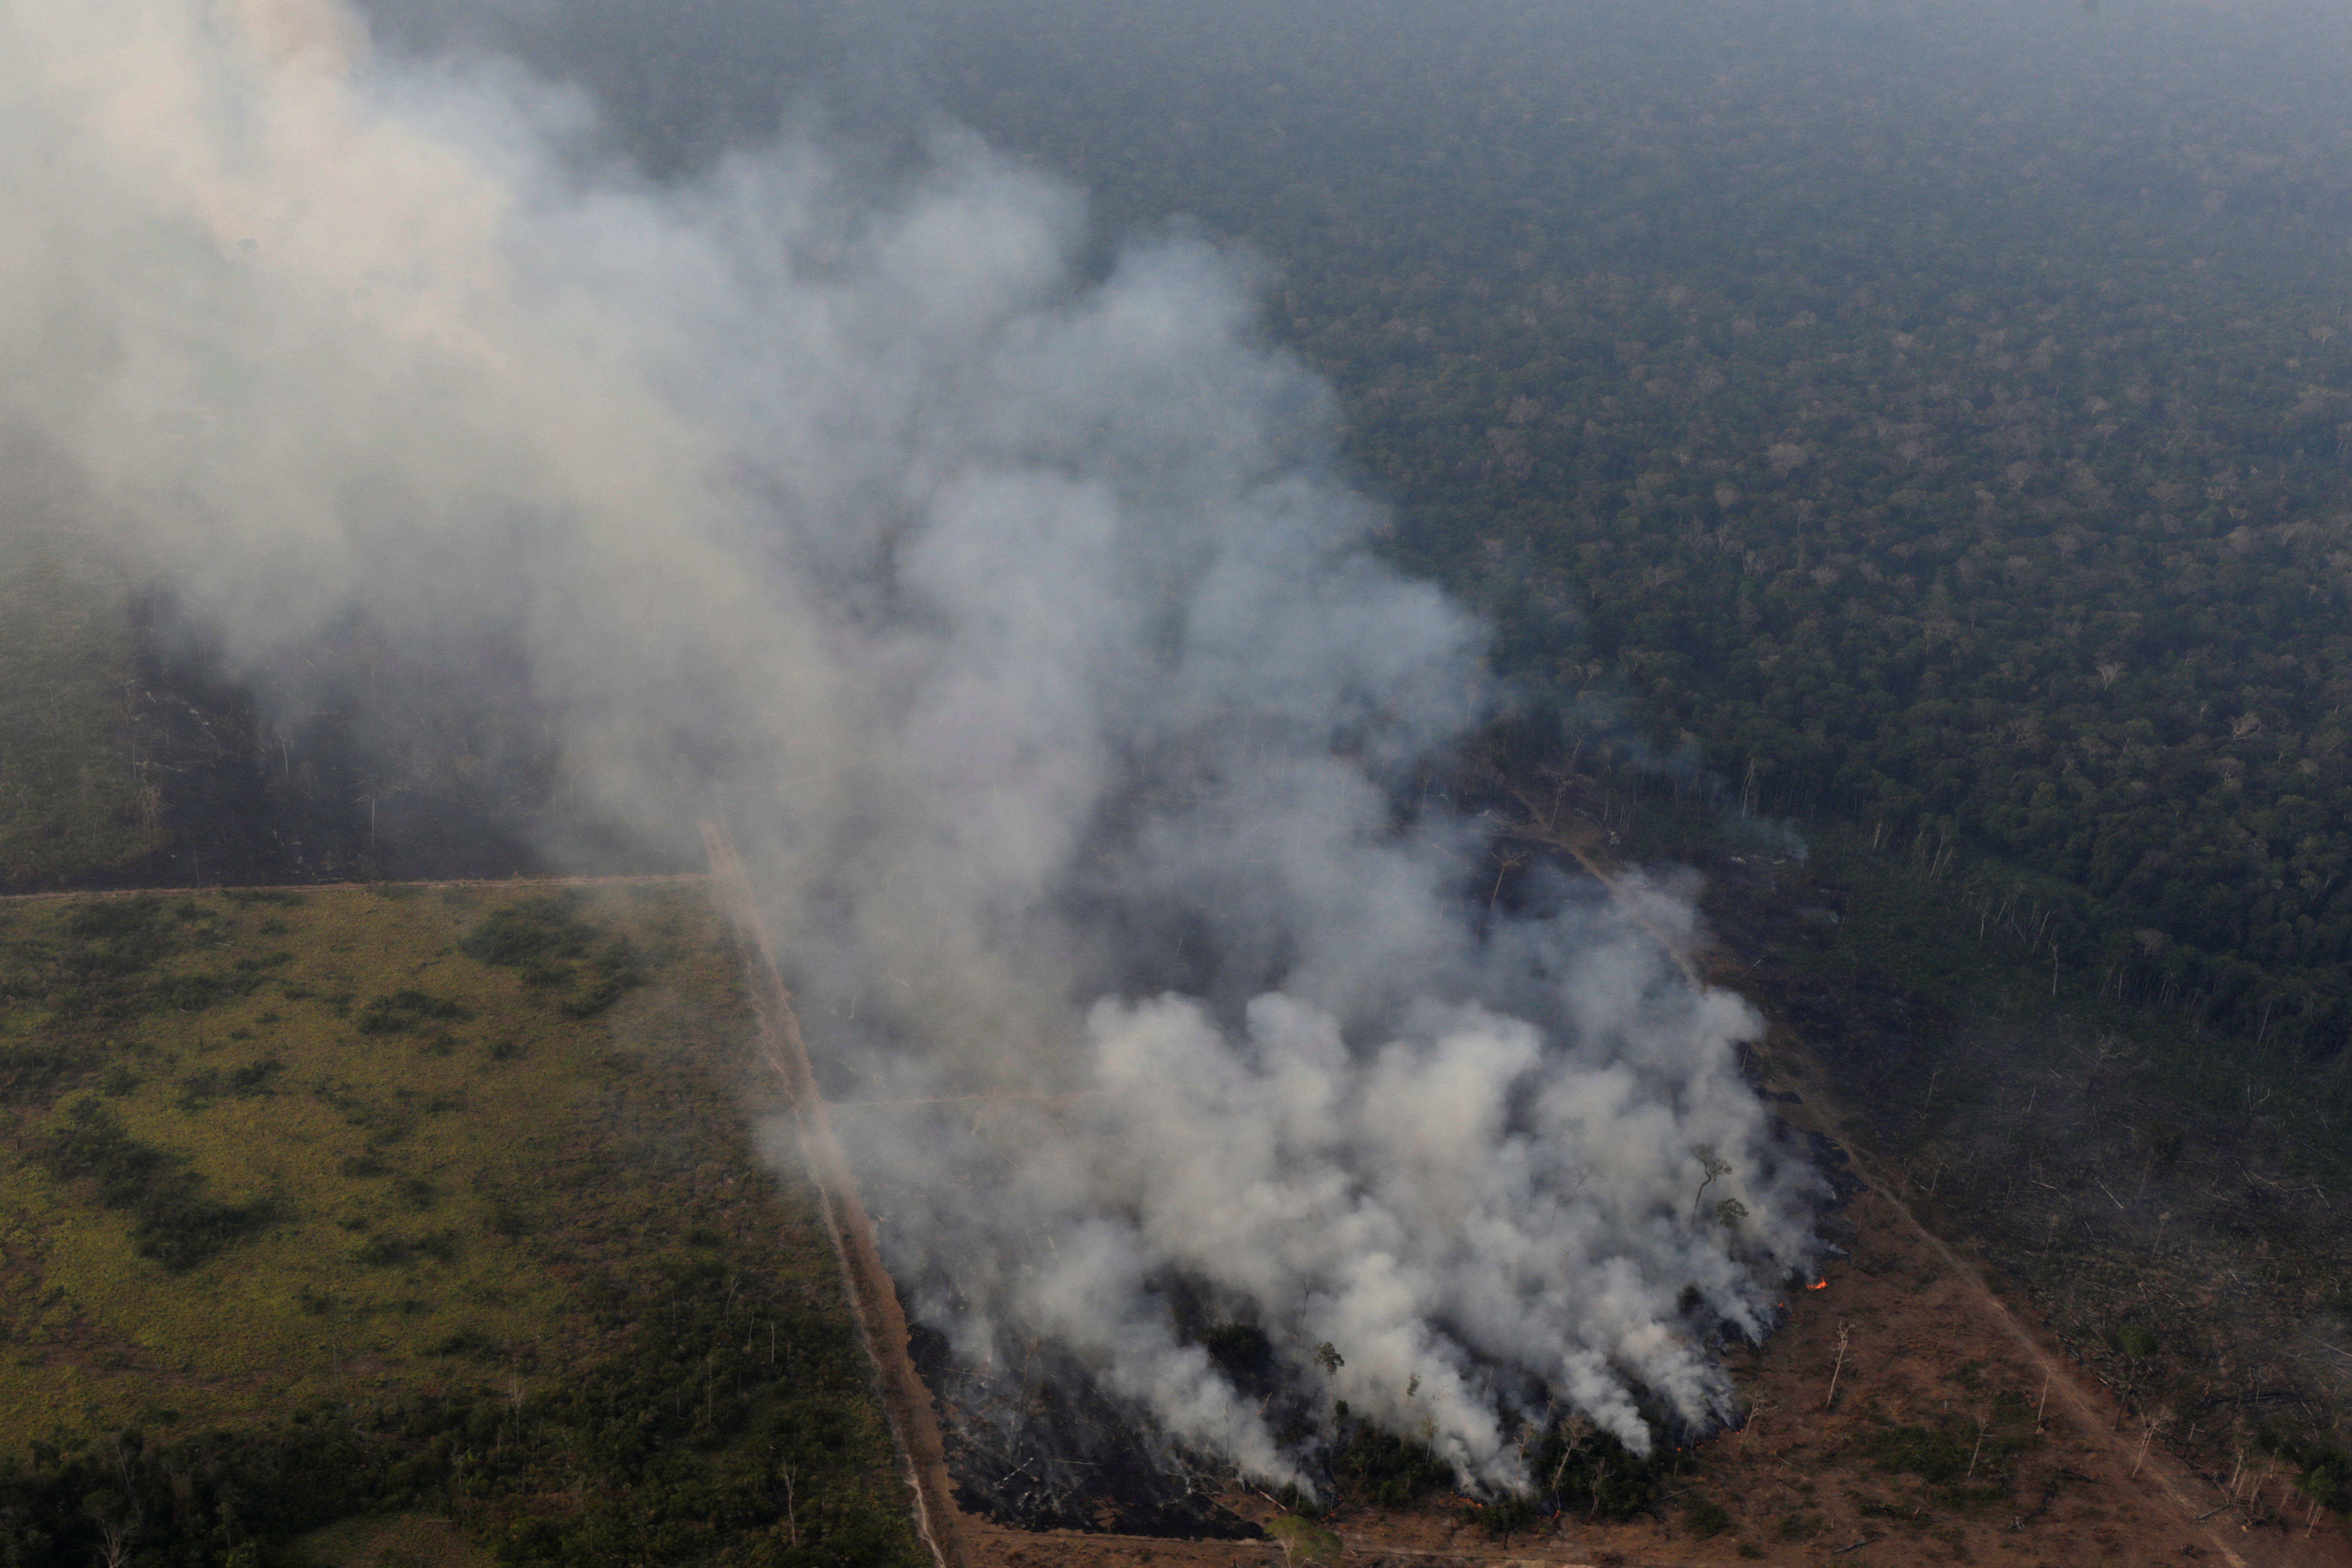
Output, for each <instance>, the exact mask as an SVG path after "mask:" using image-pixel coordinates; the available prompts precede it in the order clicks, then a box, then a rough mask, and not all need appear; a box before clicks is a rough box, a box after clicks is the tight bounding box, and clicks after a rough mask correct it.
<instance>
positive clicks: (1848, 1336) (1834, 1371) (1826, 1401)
mask: <svg viewBox="0 0 2352 1568" xmlns="http://www.w3.org/2000/svg"><path fill="white" fill-rule="evenodd" d="M1852 1340H1853V1325H1852V1324H1850V1323H1840V1324H1839V1325H1838V1338H1837V1364H1836V1365H1834V1366H1832V1367H1831V1368H1830V1391H1829V1393H1828V1394H1824V1395H1822V1409H1823V1410H1827V1409H1829V1408H1830V1406H1832V1405H1835V1404H1836V1403H1837V1385H1838V1379H1839V1378H1841V1377H1843V1376H1844V1375H1845V1351H1846V1346H1847V1344H1848V1343H1849V1342H1852Z"/></svg>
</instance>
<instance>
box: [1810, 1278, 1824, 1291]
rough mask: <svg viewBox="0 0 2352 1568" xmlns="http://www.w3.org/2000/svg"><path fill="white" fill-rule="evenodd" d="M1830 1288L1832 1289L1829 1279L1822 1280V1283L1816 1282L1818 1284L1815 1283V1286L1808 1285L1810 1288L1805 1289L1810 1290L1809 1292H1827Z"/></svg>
mask: <svg viewBox="0 0 2352 1568" xmlns="http://www.w3.org/2000/svg"><path fill="white" fill-rule="evenodd" d="M1829 1288H1830V1282H1829V1281H1828V1280H1827V1279H1822V1280H1820V1281H1818V1282H1816V1283H1814V1284H1811V1285H1808V1286H1806V1287H1805V1289H1808V1290H1826V1289H1829Z"/></svg>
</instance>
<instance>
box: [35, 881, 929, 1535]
mask: <svg viewBox="0 0 2352 1568" xmlns="http://www.w3.org/2000/svg"><path fill="white" fill-rule="evenodd" d="M265 925H270V926H274V927H275V928H277V929H274V930H271V931H268V932H267V933H265V932H264V931H263V930H262V928H263V927H264V926H265ZM485 933H487V934H485ZM516 933H521V935H520V936H518V935H517V934H516ZM548 933H552V934H548ZM0 942H5V951H6V952H7V953H8V954H9V956H10V959H11V961H12V962H11V967H10V973H18V974H28V975H34V976H42V977H46V978H44V979H39V980H37V981H36V982H35V983H34V984H31V985H28V986H25V987H21V988H18V989H15V990H11V991H10V992H8V993H7V994H5V996H0V1064H5V1067H6V1068H7V1076H6V1078H5V1097H6V1103H5V1116H6V1125H7V1127H8V1128H9V1129H10V1141H9V1142H8V1143H7V1144H6V1145H5V1147H0V1200H5V1210H6V1213H7V1214H8V1215H9V1216H10V1219H9V1221H8V1225H7V1228H6V1230H5V1234H0V1248H5V1252H4V1253H0V1257H5V1262H0V1339H5V1342H6V1344H7V1346H8V1352H9V1353H8V1355H7V1357H6V1359H5V1361H0V1433H5V1434H6V1435H7V1441H5V1442H0V1541H5V1543H6V1544H5V1547H0V1561H5V1562H9V1563H40V1564H47V1563H58V1564H64V1563H72V1564H76V1565H77V1568H78V1565H79V1564H82V1563H89V1562H90V1561H92V1560H93V1559H94V1558H102V1557H104V1556H105V1554H106V1553H108V1552H120V1553H121V1560H124V1561H130V1560H133V1559H134V1558H135V1559H136V1560H139V1561H147V1562H155V1563H171V1564H182V1563H186V1564H198V1563H206V1564H210V1563H247V1562H259V1561H262V1560H263V1558H262V1557H260V1556H257V1555H255V1553H257V1552H279V1551H280V1548H281V1547H282V1545H283V1543H284V1542H287V1541H288V1540H289V1539H290V1538H291V1537H292V1536H294V1535H296V1534H298V1533H299V1532H301V1531H309V1530H311V1529H313V1528H314V1527H319V1526H322V1525H325V1524H328V1523H330V1522H331V1521H334V1520H337V1519H339V1518H341V1517H343V1516H345V1515H350V1514H354V1513H367V1512H375V1511H378V1510H390V1511H394V1512H397V1511H399V1510H421V1511H424V1512H429V1513H432V1514H435V1515H440V1516H446V1517H449V1518H451V1519H454V1520H455V1521H457V1529H458V1530H459V1531H460V1532H461V1533H462V1534H465V1535H467V1536H469V1537H471V1538H473V1539H475V1540H477V1541H478V1542H480V1543H481V1546H482V1549H483V1550H484V1551H485V1552H489V1553H492V1554H493V1555H494V1556H495V1557H496V1559H497V1560H498V1561H500V1562H508V1563H550V1564H553V1563H575V1562H581V1561H586V1560H591V1559H593V1557H595V1556H596V1555H598V1554H600V1553H604V1554H614V1555H618V1556H622V1557H625V1558H626V1560H629V1561H635V1562H642V1563H688V1562H692V1563H703V1562H713V1561H726V1562H732V1563H777V1564H809V1565H812V1568H814V1564H817V1563H859V1564H862V1563H874V1564H883V1563H908V1562H911V1561H914V1560H915V1559H916V1557H917V1555H918V1553H917V1552H916V1549H915V1547H914V1544H913V1542H912V1537H911V1532H910V1531H909V1529H908V1525H907V1523H906V1521H905V1519H904V1518H903V1500H902V1498H901V1496H900V1493H899V1488H898V1479H897V1477H896V1474H895V1472H894V1470H893V1469H892V1468H891V1465H890V1462H889V1450H888V1438H887V1432H886V1431H885V1429H884V1427H883V1426H882V1422H881V1417H880V1415H879V1412H878V1410H877V1406H876V1405H875V1403H874V1401H873V1399H872V1397H871V1394H870V1391H869V1388H868V1384H867V1380H868V1375H869V1374H868V1372H867V1369H866V1363H865V1360H864V1357H863V1354H862V1352H861V1351H860V1348H859V1346H858V1344H857V1342H856V1332H855V1329H854V1326H853V1324H852V1322H851V1321H850V1319H849V1317H848V1315H847V1313H846V1311H845V1308H844V1305H843V1303H842V1301H841V1299H840V1295H839V1283H838V1273H837V1269H836V1267H835V1263H834V1260H833V1258H832V1255H831V1251H830V1247H829V1246H828V1244H827V1242H826V1241H825V1238H824V1233H823V1230H822V1228H821V1226H819V1225H818V1224H817V1222H816V1220H815V1216H814V1211H813V1207H812V1198H811V1195H810V1194H808V1193H807V1192H806V1191H805V1190H804V1189H803V1188H801V1187H799V1186H797V1185H793V1184H785V1185H782V1186H781V1187H780V1186H779V1185H778V1184H776V1183H775V1181H774V1180H773V1179H772V1177H771V1176H769V1175H768V1174H767V1173H764V1172H762V1171H761V1169H760V1168H759V1166H758V1164H757V1163H756V1162H755V1161H754V1160H753V1159H752V1157H751V1153H750V1151H749V1149H748V1148H747V1147H746V1144H745V1142H744V1135H743V1133H742V1132H741V1131H740V1130H741V1127H742V1125H743V1121H742V1109H741V1107H740V1104H739V1103H738V1102H737V1100H735V1098H734V1093H733V1085H734V1082H735V1072H736V1069H737V1068H738V1065H739V1061H738V1058H736V1057H735V1056H734V1055H733V1054H732V1052H733V1048H734V1047H735V1046H736V1045H737V1044H738V1043H739V1042H740V1038H741V1037H742V1031H743V1030H744V1029H745V1027H746V1026H747V1025H746V1021H745V1019H744V1016H743V1015H742V1012H741V1005H740V997H739V996H738V994H737V991H736V987H735V984H734V978H733V973H732V960H731V956H730V951H729V949H728V948H727V947H726V945H725V944H724V943H723V942H720V941H719V938H718V933H717V928H716V927H715V925H714V924H713V922H712V917H711V916H710V915H709V912H708V911H707V910H703V909H702V908H701V907H700V905H699V904H698V902H697V901H696V900H695V899H694V896H693V895H692V894H684V895H667V894H659V895H650V896H639V895H637V894H634V893H614V894H612V895H610V896H608V897H605V898H603V899H601V900H586V899H578V900H543V899H540V900H533V899H530V898H518V897H516V896H515V895H513V894H507V893H501V892H498V891H494V890H493V891H485V892H483V893H480V894H475V893H472V892H468V891H465V890H453V891H452V892H451V893H450V894H449V895H448V896H446V897H441V898H385V897H382V896H380V895H378V894H376V893H373V892H365V891H358V890H335V891H325V890H322V891H320V892H317V893H314V894H310V895H308V896H307V897H304V898H302V899H301V900H299V901H294V900H254V899H230V898H224V897H221V896H217V895H206V896H202V897H195V898H190V899H185V900H153V899H115V900H93V901H88V902H82V901H64V902H57V903H44V904H17V905H13V906H0ZM475 949H480V950H482V951H484V952H487V953H488V955H489V956H490V957H491V958H494V959H499V960H503V961H505V962H501V963H491V962H485V961H483V960H479V959H476V958H473V957H471V956H469V952H471V951H472V950H475ZM615 954H625V963H622V962H619V961H616V960H615V959H614V955H615ZM249 960H250V961H255V963H257V967H255V968H251V969H241V968H240V967H239V966H240V965H242V964H245V963H247V962H248V961H249ZM523 963H533V964H537V965H540V966H541V967H542V968H543V969H544V970H547V971H551V972H553V971H564V972H565V973H562V974H559V975H558V977H557V978H555V979H553V980H550V979H548V978H546V977H545V975H544V974H541V973H532V972H530V971H528V970H525V969H524V968H523V967H522V964H523ZM209 973H227V974H249V975H253V976H255V980H254V984H251V985H249V986H235V987H223V988H217V989H215V990H212V991H208V992H205V993H203V994H194V993H190V992H186V991H184V990H175V989H173V982H174V981H175V980H178V979H181V978H184V976H186V975H189V974H209ZM615 973H626V974H627V976H628V977H629V982H628V984H627V985H625V986H623V987H621V988H618V989H616V990H615V991H614V994H613V995H612V996H611V997H610V998H608V999H606V1000H604V1002H602V1003H601V1004H600V1005H598V1006H596V1007H595V1008H593V1009H591V1010H586V1011H588V1012H593V1016H583V1010H582V1009H578V1008H566V1007H565V1006H564V1005H563V1004H564V1002H566V1001H569V1000H575V999H576V998H577V997H578V996H579V995H580V994H583V993H586V992H590V991H592V990H593V987H594V986H596V985H597V984H603V983H605V982H607V981H609V980H610V979H611V977H612V976H613V975H614V974H615ZM49 985H55V986H57V987H58V989H54V990H51V989H45V988H44V987H45V986H49ZM159 994H170V995H174V996H180V997H183V998H184V999H185V1000H184V1005H174V1006H171V1007H161V1006H157V1005H153V1003H152V998H154V997H156V996H157V995H159ZM362 998H364V1000H362ZM625 999H627V1002H628V1005H623V1003H624V1000H625ZM622 1170H625V1171H626V1172H628V1177H627V1179H626V1180H625V1181H624V1180H620V1179H617V1178H616V1177H615V1175H614V1173H615V1172H617V1171H622ZM9 1553H14V1555H9ZM142 1553H152V1556H142V1555H141V1554H142ZM269 1560H272V1561H276V1560H280V1559H279V1558H278V1557H272V1558H270V1559H269Z"/></svg>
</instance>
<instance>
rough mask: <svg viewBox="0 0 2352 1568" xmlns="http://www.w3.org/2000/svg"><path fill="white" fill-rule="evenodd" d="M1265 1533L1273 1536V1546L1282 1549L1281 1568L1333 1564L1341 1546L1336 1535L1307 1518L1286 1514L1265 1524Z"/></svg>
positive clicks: (1337, 1558)
mask: <svg viewBox="0 0 2352 1568" xmlns="http://www.w3.org/2000/svg"><path fill="white" fill-rule="evenodd" d="M1265 1532H1266V1533H1267V1534H1268V1535H1271V1536H1273V1537H1274V1540H1275V1544H1276V1545H1277V1546H1280V1547H1281V1548H1282V1561H1283V1568H1296V1565H1297V1564H1299V1563H1338V1562H1339V1553H1340V1550H1341V1547H1340V1543H1339V1536H1338V1535H1336V1534H1334V1533H1333V1532H1332V1531H1328V1530H1326V1529H1325V1528H1324V1527H1323V1526H1321V1525H1319V1524H1318V1523H1316V1522H1315V1521H1313V1520H1311V1519H1301V1518H1299V1517H1298V1515H1297V1514H1295V1513H1286V1514H1284V1515H1283V1516H1282V1517H1281V1518H1279V1519H1276V1520H1275V1521H1271V1522H1270V1523H1268V1524H1267V1525H1266V1527H1265Z"/></svg>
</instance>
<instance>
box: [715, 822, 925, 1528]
mask: <svg viewBox="0 0 2352 1568" xmlns="http://www.w3.org/2000/svg"><path fill="white" fill-rule="evenodd" d="M702 841H703V844H704V846H705V847H706V848H708V849H709V853H710V875H711V879H712V880H713V881H714V882H715V883H716V884H717V886H718V889H719V896H720V900H721V902H722V904H723V905H724V906H725V909H726V911H727V914H728V917H729V919H730V920H731V921H733V922H734V925H735V931H736V935H737V938H738V940H739V941H740V944H741V946H742V949H743V957H744V970H745V973H746V975H747V977H748V978H749V980H750V982H751V1006H752V1010H753V1011H754V1012H755V1013H756V1014H757V1015H758V1016H759V1020H760V1044H761V1052H762V1054H763V1055H764V1056H765V1057H766V1058H767V1062H768V1066H769V1067H770V1068H772V1069H773V1070H774V1072H775V1074H776V1076H777V1077H778V1078H780V1079H782V1080H783V1084H784V1089H785V1092H786V1094H787V1096H788V1097H789V1098H790V1100H791V1101H792V1107H793V1123H794V1125H795V1126H797V1127H798V1129H799V1131H800V1139H801V1152H802V1153H803V1156H804V1157H805V1158H806V1159H807V1161H808V1169H809V1177H810V1179H811V1180H812V1181H813V1182H814V1183H815V1184H816V1190H817V1197H818V1202H819V1207H820V1208H821V1209H822V1210H823V1212H824V1225H825V1229H826V1230H827V1231H828V1232H829V1233H830V1234H831V1235H832V1237H833V1245H834V1250H835V1253H836V1254H837V1255H838V1256H839V1257H840V1258H841V1276H842V1282H843V1284H844V1285H845V1287H846V1288H847V1290H848V1293H849V1305H850V1310H851V1311H852V1312H853V1313H854V1314H856V1319H857V1328H858V1332H859V1334H860V1336H861V1337H862V1338H863V1339H864V1340H865V1341H866V1352H867V1354H868V1355H870V1356H871V1357H872V1358H873V1362H874V1372H875V1376H876V1379H877V1382H878V1383H879V1384H880V1388H881V1394H882V1408H883V1411H884V1413H885V1414H886V1415H888V1417H889V1420H890V1431H891V1435H892V1436H893V1437H895V1438H896V1439H897V1441H898V1458H899V1461H900V1462H901V1463H902V1464H904V1465H905V1466H906V1468H907V1484H908V1492H909V1493H910V1494H911V1495H912V1497H913V1499H914V1504H915V1528H916V1530H917V1531H918V1532H919V1533H920V1535H921V1536H922V1538H923V1544H924V1546H925V1547H927V1548H929V1551H930V1553H931V1557H932V1559H933V1561H934V1562H936V1563H939V1565H940V1568H969V1564H970V1561H971V1559H970V1557H969V1556H968V1554H967V1553H966V1552H965V1549H964V1542H963V1538H962V1534H961V1531H960V1530H959V1529H958V1520H957V1515H956V1507H955V1492H954V1485H953V1483H952V1482H951V1481H950V1479H949V1478H948V1459H947V1446H946V1444H945V1443H944V1442H943V1441H942V1440H941V1438H940V1424H939V1418H938V1416H937V1415H935V1414H934V1413H933V1411H932V1409H931V1396H930V1391H929V1389H928V1388H926V1387H925V1386H924V1384H923V1380H922V1378H921V1377H920V1376H919V1374H918V1373H916V1371H915V1363H914V1362H913V1361H912V1360H911V1359H910V1358H909V1357H908V1352H907V1343H908V1329H907V1314H906V1311H905V1309H903V1308H902V1307H900V1306H899V1304H898V1287H897V1286H895V1285H893V1284H892V1283H891V1281H890V1272H889V1270H888V1269H887V1268H884V1267H883V1266H882V1252H881V1248H880V1247H877V1245H876V1244H875V1240H874V1223H873V1221H872V1220H871V1219H870V1218H869V1217H868V1216H867V1215H866V1204H865V1200H864V1199H862V1198H861V1197H859V1195H858V1192H857V1177H856V1173H855V1172H853V1171H852V1170H851V1169H850V1165H849V1157H848V1155H847V1154H846V1153H845V1152H844V1151H843V1149H842V1146H841V1141H840V1140H839V1139H838V1138H837V1137H835V1135H834V1131H833V1116H832V1110H831V1107H829V1106H828V1105H827V1104H826V1103H825V1100H824V1095H822V1094H820V1093H819V1092H818V1091H817V1085H816V1075H815V1072H814V1070H813V1069H812V1068H811V1067H810V1065H809V1055H808V1044H807V1042H806V1041H805V1040H804V1039H803V1038H802V1037H801V1022H800V1015H799V1014H798V1013H797V1012H795V1011H794V1010H793V998H792V993H791V992H789V991H787V990H786V989H784V982H783V977H782V974H781V973H778V971H777V968H776V952H775V947H774V945H773V943H772V942H770V940H769V937H768V924H767V921H766V920H765V919H764V918H763V917H762V916H761V913H760V903H759V900H758V899H757V898H756V897H755V896H754V895H753V893H752V891H751V878H750V876H749V875H748V874H747V873H746V872H745V870H744V868H743V862H742V860H741V858H740V857H738V856H737V855H736V853H735V847H734V845H733V844H731V843H730V842H729V841H728V837H727V832H726V829H724V828H723V827H721V826H719V825H718V824H717V823H712V822H706V823H704V824H703V825H702Z"/></svg>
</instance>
